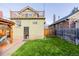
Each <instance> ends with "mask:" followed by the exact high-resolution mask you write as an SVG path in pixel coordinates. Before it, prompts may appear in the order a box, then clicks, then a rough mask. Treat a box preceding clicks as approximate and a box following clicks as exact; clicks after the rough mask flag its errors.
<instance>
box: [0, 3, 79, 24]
mask: <svg viewBox="0 0 79 59" xmlns="http://www.w3.org/2000/svg"><path fill="white" fill-rule="evenodd" d="M26 6H30V7H32V8H33V9H35V10H37V11H45V18H46V19H45V21H46V24H47V25H50V24H52V23H53V14H55V15H56V20H58V16H60V18H62V17H64V16H66V15H68V14H69V13H71V11H72V9H73V8H74V7H79V4H78V3H0V10H1V11H3V16H4V18H6V19H9V18H10V10H12V11H20V10H21V9H22V8H24V7H26Z"/></svg>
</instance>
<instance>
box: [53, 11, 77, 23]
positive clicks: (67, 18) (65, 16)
mask: <svg viewBox="0 0 79 59" xmlns="http://www.w3.org/2000/svg"><path fill="white" fill-rule="evenodd" d="M77 12H79V10H77V11H76V12H74V13H70V14H69V15H67V16H65V17H66V18H65V17H63V18H61V19H59V20H61V21H59V20H58V21H56V22H55V23H54V24H57V23H60V22H62V21H65V20H67V19H68V17H70V16H72V15H74V14H75V13H77ZM64 18H65V19H64ZM62 19H64V20H62Z"/></svg>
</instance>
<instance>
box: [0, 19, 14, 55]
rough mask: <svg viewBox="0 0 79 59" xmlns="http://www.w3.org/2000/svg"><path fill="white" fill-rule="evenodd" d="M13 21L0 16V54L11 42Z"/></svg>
mask: <svg viewBox="0 0 79 59" xmlns="http://www.w3.org/2000/svg"><path fill="white" fill-rule="evenodd" d="M13 25H14V22H12V21H9V20H6V19H3V18H0V55H2V53H3V52H4V51H5V50H6V49H7V48H8V47H9V46H10V45H12V43H13Z"/></svg>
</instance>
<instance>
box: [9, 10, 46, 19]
mask: <svg viewBox="0 0 79 59" xmlns="http://www.w3.org/2000/svg"><path fill="white" fill-rule="evenodd" d="M35 12H36V13H37V16H38V17H35V18H44V16H45V12H44V11H35ZM10 14H11V18H18V17H20V16H21V14H19V11H11V12H10ZM24 17H26V15H24ZM26 18H29V17H26ZM30 18H31V17H30Z"/></svg>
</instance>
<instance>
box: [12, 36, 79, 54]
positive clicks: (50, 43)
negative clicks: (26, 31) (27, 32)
mask: <svg viewBox="0 0 79 59" xmlns="http://www.w3.org/2000/svg"><path fill="white" fill-rule="evenodd" d="M12 56H79V45H77V46H76V45H74V44H72V43H69V42H67V41H65V40H63V39H60V38H59V37H48V38H46V39H41V40H40V39H38V40H34V41H32V40H29V41H27V42H26V43H24V44H23V45H22V46H21V47H20V48H19V49H18V50H17V51H15V52H14V53H13V54H12Z"/></svg>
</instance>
